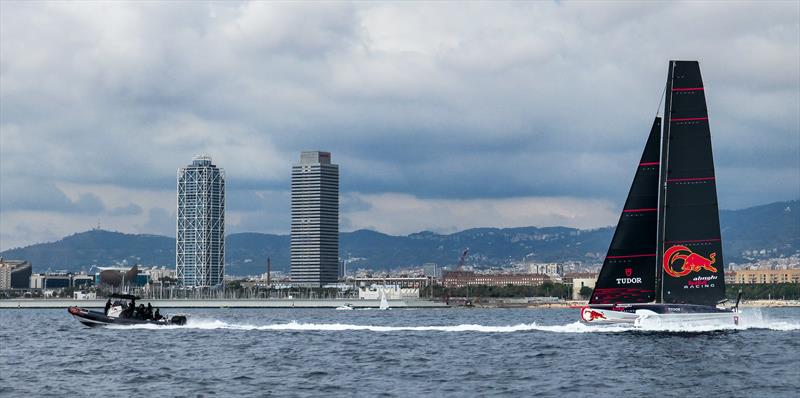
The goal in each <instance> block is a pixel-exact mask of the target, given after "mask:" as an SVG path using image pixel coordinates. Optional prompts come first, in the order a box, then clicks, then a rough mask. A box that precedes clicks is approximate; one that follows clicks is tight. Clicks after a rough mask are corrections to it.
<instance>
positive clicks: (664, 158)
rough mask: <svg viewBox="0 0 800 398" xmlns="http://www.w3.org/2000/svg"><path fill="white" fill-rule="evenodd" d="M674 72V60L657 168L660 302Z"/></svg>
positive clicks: (657, 250)
mask: <svg viewBox="0 0 800 398" xmlns="http://www.w3.org/2000/svg"><path fill="white" fill-rule="evenodd" d="M674 74H675V69H674V61H670V62H669V71H668V72H667V86H666V87H665V88H664V126H663V128H662V130H661V131H662V133H661V158H660V163H659V168H658V221H657V225H658V227H657V230H656V262H655V267H656V268H655V272H656V277H655V279H656V283H655V286H656V297H655V302H656V303H660V302H662V299H663V295H664V286H663V272H662V266H661V258H662V257H663V256H664V213H665V209H666V206H665V200H666V197H667V182H666V179H667V170H669V126H670V124H671V123H672V118H671V117H670V111H671V109H672V96H671V95H670V94H671V93H672V78H673V76H674Z"/></svg>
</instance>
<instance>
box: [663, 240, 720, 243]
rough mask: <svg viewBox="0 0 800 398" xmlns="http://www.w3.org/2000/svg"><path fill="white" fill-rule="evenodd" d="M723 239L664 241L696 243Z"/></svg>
mask: <svg viewBox="0 0 800 398" xmlns="http://www.w3.org/2000/svg"><path fill="white" fill-rule="evenodd" d="M720 241H722V239H697V240H670V241H666V242H664V243H696V242H720Z"/></svg>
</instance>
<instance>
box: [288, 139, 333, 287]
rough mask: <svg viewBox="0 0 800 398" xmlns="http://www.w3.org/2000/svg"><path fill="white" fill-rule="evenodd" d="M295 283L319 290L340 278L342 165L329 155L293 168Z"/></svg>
mask: <svg viewBox="0 0 800 398" xmlns="http://www.w3.org/2000/svg"><path fill="white" fill-rule="evenodd" d="M291 250H292V261H291V265H292V283H293V284H295V285H298V286H308V287H320V286H322V285H325V284H327V283H336V282H337V280H338V274H339V165H336V164H331V154H330V152H319V151H310V152H302V153H301V154H300V163H297V164H294V165H292V247H291Z"/></svg>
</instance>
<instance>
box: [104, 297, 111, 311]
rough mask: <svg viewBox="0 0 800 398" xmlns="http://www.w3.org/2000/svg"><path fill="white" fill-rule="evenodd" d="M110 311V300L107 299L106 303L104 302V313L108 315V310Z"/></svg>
mask: <svg viewBox="0 0 800 398" xmlns="http://www.w3.org/2000/svg"><path fill="white" fill-rule="evenodd" d="M110 309H111V299H108V301H106V312H105V314H106V315H108V310H110Z"/></svg>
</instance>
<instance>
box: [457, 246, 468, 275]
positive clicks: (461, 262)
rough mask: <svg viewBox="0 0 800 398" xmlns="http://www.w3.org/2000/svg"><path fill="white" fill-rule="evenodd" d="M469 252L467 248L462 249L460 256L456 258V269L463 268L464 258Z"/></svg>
mask: <svg viewBox="0 0 800 398" xmlns="http://www.w3.org/2000/svg"><path fill="white" fill-rule="evenodd" d="M468 254H469V248H466V249H464V252H463V253H461V258H459V259H458V267H456V271H461V269H462V268H464V260H465V259H466V258H467V255H468Z"/></svg>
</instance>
